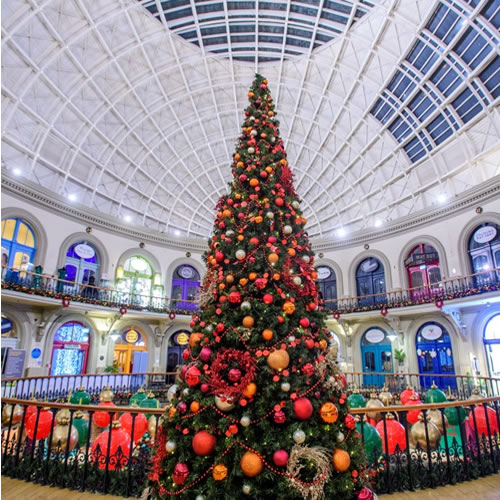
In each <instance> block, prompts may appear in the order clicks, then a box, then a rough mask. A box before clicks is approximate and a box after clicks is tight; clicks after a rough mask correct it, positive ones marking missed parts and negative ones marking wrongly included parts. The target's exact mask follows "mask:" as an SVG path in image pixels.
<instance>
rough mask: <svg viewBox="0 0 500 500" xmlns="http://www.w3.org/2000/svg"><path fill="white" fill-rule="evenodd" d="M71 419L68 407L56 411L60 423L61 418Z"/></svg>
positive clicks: (57, 420) (57, 421)
mask: <svg viewBox="0 0 500 500" xmlns="http://www.w3.org/2000/svg"><path fill="white" fill-rule="evenodd" d="M69 419H70V413H69V410H68V409H67V408H63V409H62V410H59V411H58V412H57V413H56V423H58V424H60V423H61V420H68V422H69Z"/></svg>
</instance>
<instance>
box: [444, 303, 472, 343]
mask: <svg viewBox="0 0 500 500" xmlns="http://www.w3.org/2000/svg"><path fill="white" fill-rule="evenodd" d="M442 310H443V312H444V313H445V314H446V316H447V317H448V318H449V319H450V321H451V322H452V323H453V324H454V325H455V326H456V327H457V330H458V331H459V332H460V335H461V337H462V340H467V325H466V324H465V323H464V322H463V321H462V313H461V311H460V308H457V307H451V306H445V307H443V309H442Z"/></svg>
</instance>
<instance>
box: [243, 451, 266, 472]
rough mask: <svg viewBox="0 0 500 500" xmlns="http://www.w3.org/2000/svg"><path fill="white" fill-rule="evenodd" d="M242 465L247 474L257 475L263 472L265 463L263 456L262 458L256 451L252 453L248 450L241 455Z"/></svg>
mask: <svg viewBox="0 0 500 500" xmlns="http://www.w3.org/2000/svg"><path fill="white" fill-rule="evenodd" d="M240 467H241V470H242V471H243V474H245V476H247V477H255V476H258V475H259V474H260V473H261V472H262V469H263V467H264V463H263V462H262V458H260V457H259V455H257V454H256V453H252V452H251V451H247V452H246V453H245V454H244V455H243V456H242V457H241V462H240Z"/></svg>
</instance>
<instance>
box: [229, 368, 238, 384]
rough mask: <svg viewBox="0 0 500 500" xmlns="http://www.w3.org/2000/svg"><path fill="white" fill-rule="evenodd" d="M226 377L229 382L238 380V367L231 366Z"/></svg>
mask: <svg viewBox="0 0 500 500" xmlns="http://www.w3.org/2000/svg"><path fill="white" fill-rule="evenodd" d="M227 378H228V379H229V380H230V381H231V382H238V380H239V379H240V378H241V370H238V368H231V369H230V370H229V373H228V374H227Z"/></svg>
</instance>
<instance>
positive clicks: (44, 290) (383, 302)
mask: <svg viewBox="0 0 500 500" xmlns="http://www.w3.org/2000/svg"><path fill="white" fill-rule="evenodd" d="M2 288H3V289H4V290H13V291H15V292H21V293H27V294H30V295H34V296H41V297H48V298H53V299H58V300H61V301H64V304H66V305H70V304H71V302H78V303H85V304H91V305H96V306H103V307H111V308H118V309H121V308H125V309H127V310H129V309H130V310H137V311H149V312H155V313H166V314H186V315H191V314H192V313H193V311H197V310H198V304H197V301H195V300H188V299H173V298H169V297H160V296H155V295H141V294H136V293H130V292H124V291H123V290H118V289H115V288H106V287H100V286H94V285H88V284H84V283H77V282H74V281H67V280H61V279H58V278H55V277H54V276H50V275H47V274H41V273H35V272H31V271H20V270H19V269H15V268H12V267H2ZM498 290H500V268H495V269H492V270H488V271H483V272H481V273H475V274H470V275H467V276H456V277H453V278H449V279H446V280H443V281H440V282H438V283H434V284H433V285H429V286H421V287H415V288H406V289H400V290H389V291H386V292H384V293H378V294H372V295H363V296H356V297H346V298H337V299H328V300H324V301H322V304H321V307H324V308H325V309H327V310H329V311H332V312H333V314H334V315H335V316H336V315H337V314H338V315H340V314H349V313H354V312H364V311H373V310H381V311H387V310H388V309H392V308H400V307H411V306H417V305H421V304H429V303H435V304H436V305H437V306H438V307H442V305H443V304H444V301H449V300H454V299H459V298H463V297H471V296H476V295H480V294H484V293H488V292H495V291H498Z"/></svg>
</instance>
